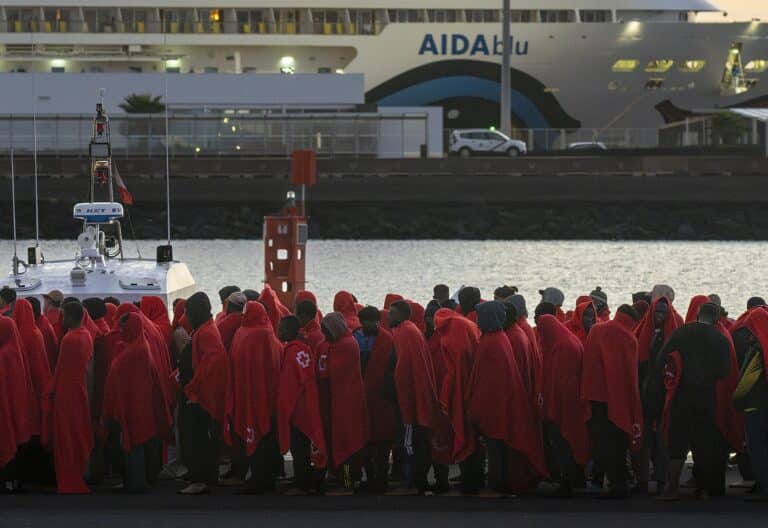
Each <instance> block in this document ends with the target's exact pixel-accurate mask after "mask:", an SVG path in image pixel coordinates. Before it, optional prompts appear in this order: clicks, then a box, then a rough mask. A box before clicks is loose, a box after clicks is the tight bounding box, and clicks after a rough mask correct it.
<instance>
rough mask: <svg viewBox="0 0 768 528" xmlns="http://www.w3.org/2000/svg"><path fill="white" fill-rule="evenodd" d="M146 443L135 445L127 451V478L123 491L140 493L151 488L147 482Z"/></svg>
mask: <svg viewBox="0 0 768 528" xmlns="http://www.w3.org/2000/svg"><path fill="white" fill-rule="evenodd" d="M144 446H145V444H142V445H139V446H135V447H134V448H133V449H131V450H130V451H129V452H127V453H125V454H124V456H125V478H124V481H123V491H126V492H129V493H140V492H143V491H146V490H147V489H148V488H149V484H148V483H147V473H146V460H145V458H144Z"/></svg>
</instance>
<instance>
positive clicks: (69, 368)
mask: <svg viewBox="0 0 768 528" xmlns="http://www.w3.org/2000/svg"><path fill="white" fill-rule="evenodd" d="M86 313H87V312H86ZM92 357H93V338H92V337H91V333H90V332H89V331H88V330H86V329H85V328H82V327H81V328H77V329H74V330H69V331H68V332H67V333H66V335H65V336H64V337H63V338H62V340H61V346H60V350H59V360H58V362H57V364H56V372H55V373H54V375H53V380H52V383H51V385H50V390H49V391H48V393H47V395H46V398H45V402H46V405H45V410H46V422H45V425H46V427H44V428H43V435H42V438H41V441H42V443H43V445H49V446H51V445H52V446H53V459H54V463H55V466H56V479H57V490H58V492H59V493H90V490H89V489H88V487H87V486H86V485H85V481H84V480H83V475H85V471H86V469H87V467H88V459H89V457H90V454H91V449H93V429H92V425H91V413H90V406H89V402H88V389H87V386H86V377H87V372H88V366H89V364H90V362H91V359H92Z"/></svg>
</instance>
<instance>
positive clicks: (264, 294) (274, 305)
mask: <svg viewBox="0 0 768 528" xmlns="http://www.w3.org/2000/svg"><path fill="white" fill-rule="evenodd" d="M259 302H260V303H261V304H263V305H264V307H265V308H266V309H267V315H268V316H269V320H270V321H271V322H272V328H273V329H274V331H275V333H277V327H278V325H280V321H281V320H282V319H283V318H284V317H288V316H289V315H291V311H290V310H289V309H288V308H286V307H285V305H284V304H283V303H282V302H280V298H279V297H278V296H277V292H276V291H275V290H273V289H272V286H270V285H269V284H264V289H263V290H261V293H260V294H259Z"/></svg>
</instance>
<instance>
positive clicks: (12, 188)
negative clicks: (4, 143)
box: [11, 147, 19, 274]
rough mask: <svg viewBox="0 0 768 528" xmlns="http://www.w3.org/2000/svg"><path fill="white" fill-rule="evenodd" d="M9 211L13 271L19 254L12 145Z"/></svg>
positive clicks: (16, 266) (16, 268)
mask: <svg viewBox="0 0 768 528" xmlns="http://www.w3.org/2000/svg"><path fill="white" fill-rule="evenodd" d="M11 213H12V215H13V219H12V223H13V272H14V274H15V273H16V272H17V271H18V261H19V255H18V252H17V247H16V246H17V244H16V169H15V167H14V158H13V147H11Z"/></svg>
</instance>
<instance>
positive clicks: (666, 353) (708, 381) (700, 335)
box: [658, 303, 731, 500]
mask: <svg viewBox="0 0 768 528" xmlns="http://www.w3.org/2000/svg"><path fill="white" fill-rule="evenodd" d="M719 313H720V311H719V309H718V307H717V306H716V305H714V304H711V303H706V304H703V305H702V306H701V308H700V309H699V315H698V318H697V321H696V322H692V323H688V324H685V325H683V326H681V327H680V328H678V329H677V330H675V332H673V333H672V335H671V336H669V339H668V340H667V342H666V344H665V345H664V347H663V348H662V350H661V351H660V353H659V357H658V361H659V362H660V363H667V364H671V365H673V366H671V367H669V368H671V374H670V373H668V374H667V375H665V378H666V379H665V385H666V389H667V394H666V401H665V405H664V411H663V419H662V429H663V430H664V432H665V435H666V437H667V441H668V445H669V453H670V459H671V462H670V472H669V480H668V482H667V489H666V490H665V491H664V495H663V498H665V499H669V500H675V499H677V490H678V486H679V481H680V475H681V472H682V469H683V463H684V462H685V459H686V457H687V454H688V452H690V451H693V454H694V459H695V461H696V468H695V469H696V486H697V494H699V495H702V496H706V495H708V494H721V493H720V492H721V491H722V494H724V493H725V488H724V480H725V473H724V470H723V471H718V470H717V469H716V466H718V465H720V464H722V466H723V467H725V463H726V456H727V455H726V454H724V452H718V451H719V449H718V446H719V445H721V444H722V438H718V436H719V434H718V431H717V383H718V380H723V379H725V378H727V377H728V374H729V371H730V368H731V360H730V348H731V345H730V342H729V341H728V339H726V337H725V336H724V335H723V334H722V333H721V332H720V331H719V330H718V329H717V328H716V326H715V324H716V322H717V318H718V316H719ZM721 478H722V480H723V482H718V480H719V479H721ZM720 488H722V489H720Z"/></svg>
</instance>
